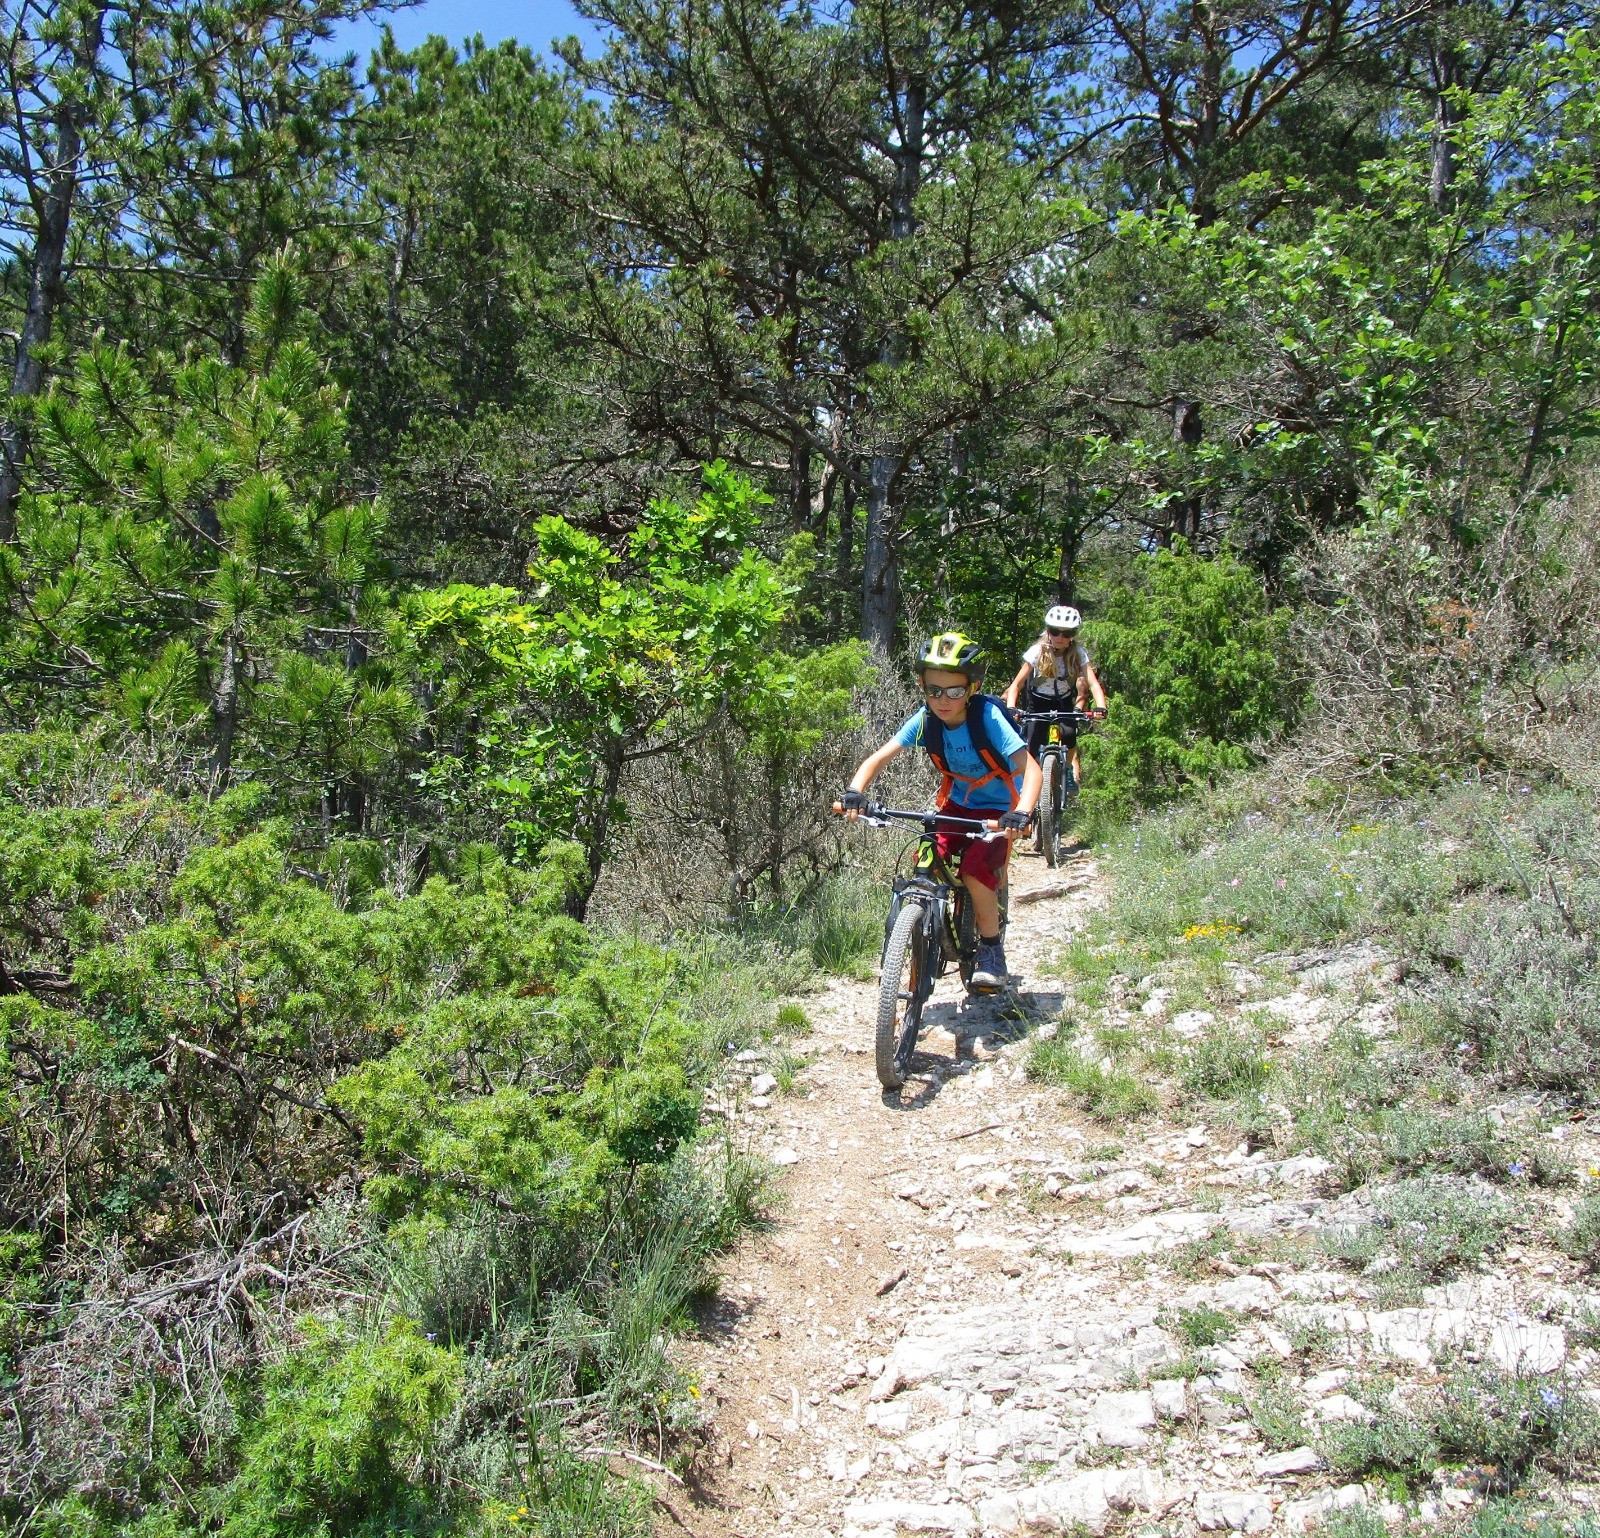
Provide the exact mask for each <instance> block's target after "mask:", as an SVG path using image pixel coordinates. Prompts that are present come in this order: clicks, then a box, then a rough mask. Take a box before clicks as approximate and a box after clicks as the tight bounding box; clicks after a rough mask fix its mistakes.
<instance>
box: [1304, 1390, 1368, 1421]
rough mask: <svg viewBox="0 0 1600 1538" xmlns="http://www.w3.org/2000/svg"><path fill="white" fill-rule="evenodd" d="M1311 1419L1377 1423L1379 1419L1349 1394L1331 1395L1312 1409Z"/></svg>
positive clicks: (1319, 1401) (1320, 1400)
mask: <svg viewBox="0 0 1600 1538" xmlns="http://www.w3.org/2000/svg"><path fill="white" fill-rule="evenodd" d="M1311 1418H1312V1419H1313V1420H1319V1421H1369V1422H1370V1421H1375V1420H1376V1419H1377V1418H1378V1417H1377V1416H1376V1415H1374V1414H1373V1413H1372V1411H1371V1410H1369V1409H1368V1408H1367V1407H1366V1406H1365V1405H1364V1404H1362V1403H1361V1401H1360V1400H1359V1399H1352V1398H1351V1397H1350V1396H1349V1395H1348V1394H1330V1395H1329V1396H1328V1397H1327V1398H1326V1399H1319V1400H1318V1401H1317V1402H1316V1403H1315V1404H1314V1405H1312V1407H1311Z"/></svg>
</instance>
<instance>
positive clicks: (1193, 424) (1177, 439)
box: [1161, 399, 1202, 548]
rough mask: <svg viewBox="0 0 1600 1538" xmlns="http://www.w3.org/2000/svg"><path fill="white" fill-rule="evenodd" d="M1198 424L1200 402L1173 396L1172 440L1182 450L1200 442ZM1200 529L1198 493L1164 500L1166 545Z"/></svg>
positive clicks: (1189, 451)
mask: <svg viewBox="0 0 1600 1538" xmlns="http://www.w3.org/2000/svg"><path fill="white" fill-rule="evenodd" d="M1201 432H1202V427H1201V421H1200V402H1199V401H1191V400H1182V399H1179V400H1175V401H1173V403H1172V441H1173V442H1174V443H1175V444H1177V445H1178V447H1179V448H1180V449H1181V450H1183V451H1185V461H1186V462H1187V455H1188V454H1189V453H1192V452H1193V451H1194V449H1195V448H1196V446H1197V445H1198V444H1199V442H1200V437H1201ZM1199 533H1200V499H1199V498H1198V497H1179V498H1176V499H1175V500H1174V501H1172V502H1171V503H1169V504H1168V507H1167V528H1166V532H1165V534H1164V535H1163V537H1162V540H1161V544H1162V547H1163V548H1166V547H1168V546H1170V545H1171V544H1172V541H1173V540H1174V539H1175V538H1176V539H1188V540H1193V539H1194V538H1195V537H1196V536H1197V535H1198V534H1199Z"/></svg>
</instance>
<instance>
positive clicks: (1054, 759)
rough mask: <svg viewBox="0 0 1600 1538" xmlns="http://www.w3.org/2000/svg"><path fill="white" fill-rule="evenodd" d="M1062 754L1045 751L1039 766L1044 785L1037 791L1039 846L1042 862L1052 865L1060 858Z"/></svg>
mask: <svg viewBox="0 0 1600 1538" xmlns="http://www.w3.org/2000/svg"><path fill="white" fill-rule="evenodd" d="M1062 763H1063V760H1062V756H1061V754H1059V753H1047V754H1046V755H1045V760H1044V763H1043V764H1041V765H1040V767H1041V768H1042V769H1043V770H1044V785H1043V786H1042V787H1041V789H1040V792H1039V846H1040V848H1041V849H1043V850H1044V863H1045V864H1046V865H1049V866H1051V867H1054V866H1055V865H1056V863H1057V862H1058V861H1059V860H1060V858H1061V769H1062Z"/></svg>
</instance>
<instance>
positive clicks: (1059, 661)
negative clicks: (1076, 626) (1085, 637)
mask: <svg viewBox="0 0 1600 1538" xmlns="http://www.w3.org/2000/svg"><path fill="white" fill-rule="evenodd" d="M1084 661H1085V658H1084V654H1083V643H1082V642H1081V641H1079V639H1078V638H1077V636H1073V638H1072V644H1071V645H1070V646H1068V647H1067V649H1066V650H1065V651H1064V652H1058V651H1057V650H1056V649H1055V647H1053V646H1052V645H1051V644H1050V632H1049V631H1048V630H1045V631H1041V632H1040V635H1039V660H1038V661H1037V662H1036V663H1034V665H1033V676H1034V677H1035V678H1064V679H1066V681H1067V682H1068V683H1073V684H1075V683H1077V681H1078V678H1079V676H1080V675H1081V674H1082V672H1083V664H1084Z"/></svg>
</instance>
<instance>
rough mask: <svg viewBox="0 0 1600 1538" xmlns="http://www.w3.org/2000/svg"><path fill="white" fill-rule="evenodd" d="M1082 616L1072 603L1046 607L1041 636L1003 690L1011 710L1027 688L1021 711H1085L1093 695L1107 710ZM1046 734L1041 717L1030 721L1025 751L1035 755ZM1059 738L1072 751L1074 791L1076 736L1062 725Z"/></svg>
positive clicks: (1070, 790)
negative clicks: (1087, 646)
mask: <svg viewBox="0 0 1600 1538" xmlns="http://www.w3.org/2000/svg"><path fill="white" fill-rule="evenodd" d="M1082 626H1083V616H1082V615H1081V614H1079V613H1078V611H1077V610H1076V609H1074V608H1073V607H1072V605H1071V604H1064V603H1058V604H1055V605H1054V606H1053V607H1051V608H1050V609H1048V610H1046V612H1045V616H1044V634H1043V635H1041V636H1040V637H1039V639H1038V640H1037V641H1035V642H1034V643H1033V645H1032V646H1030V647H1029V648H1028V649H1027V651H1025V652H1024V653H1023V654H1022V666H1021V667H1020V668H1018V669H1017V676H1016V677H1015V678H1013V679H1012V680H1011V686H1010V687H1009V688H1008V689H1007V690H1006V696H1005V698H1006V704H1008V705H1009V706H1010V707H1011V708H1012V709H1013V710H1015V709H1017V706H1018V702H1019V701H1021V700H1022V699H1023V691H1024V690H1026V691H1027V699H1026V703H1025V704H1024V705H1023V707H1022V708H1023V709H1025V710H1030V711H1031V710H1039V711H1045V710H1083V711H1086V710H1088V708H1089V701H1090V698H1091V697H1092V698H1093V700H1094V707H1095V709H1096V710H1104V709H1105V708H1106V691H1105V690H1104V688H1102V687H1101V684H1100V676H1099V674H1097V673H1096V672H1095V670H1094V664H1093V663H1092V662H1091V661H1090V660H1089V653H1088V651H1087V650H1085V648H1084V644H1083V642H1082V641H1080V640H1079V639H1078V631H1079V630H1080V629H1081V628H1082ZM1049 735H1050V727H1049V724H1048V723H1047V722H1044V721H1030V722H1028V751H1029V752H1030V753H1032V754H1033V756H1034V757H1035V758H1037V757H1038V756H1039V750H1040V749H1041V748H1042V747H1043V746H1044V744H1045V742H1046V741H1047V740H1048V738H1049ZM1061 741H1062V743H1063V745H1064V746H1065V747H1066V748H1067V750H1068V753H1069V755H1070V762H1069V764H1068V768H1067V783H1066V791H1067V794H1068V795H1069V796H1073V795H1076V794H1077V793H1078V786H1079V784H1080V783H1081V775H1080V771H1079V768H1078V734H1077V732H1075V731H1072V730H1070V729H1068V728H1066V727H1063V728H1062V729H1061Z"/></svg>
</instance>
